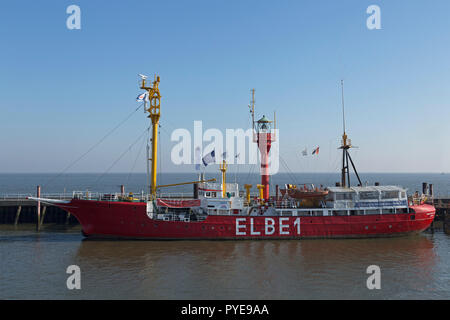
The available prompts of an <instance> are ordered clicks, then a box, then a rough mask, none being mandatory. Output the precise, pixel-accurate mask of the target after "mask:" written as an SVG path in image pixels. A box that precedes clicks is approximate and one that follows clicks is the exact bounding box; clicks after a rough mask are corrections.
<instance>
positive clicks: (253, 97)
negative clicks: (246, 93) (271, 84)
mask: <svg viewBox="0 0 450 320" xmlns="http://www.w3.org/2000/svg"><path fill="white" fill-rule="evenodd" d="M250 91H251V92H252V101H250V103H251V105H249V107H250V112H251V114H252V129H253V130H255V89H251V90H250Z"/></svg>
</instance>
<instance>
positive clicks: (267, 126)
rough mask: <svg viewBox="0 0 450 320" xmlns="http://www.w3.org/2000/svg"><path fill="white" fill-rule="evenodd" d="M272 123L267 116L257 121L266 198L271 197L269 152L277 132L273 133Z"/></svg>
mask: <svg viewBox="0 0 450 320" xmlns="http://www.w3.org/2000/svg"><path fill="white" fill-rule="evenodd" d="M271 123H272V121H270V120H269V119H267V118H266V116H263V117H262V118H261V119H259V120H258V121H256V126H255V130H256V133H255V134H254V142H256V143H257V144H258V149H259V152H260V154H261V184H262V185H263V186H264V192H263V195H264V200H268V199H269V194H270V189H269V183H270V174H269V152H270V147H271V146H272V142H273V141H275V134H273V133H272V128H271Z"/></svg>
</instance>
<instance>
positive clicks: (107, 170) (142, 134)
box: [94, 128, 148, 185]
mask: <svg viewBox="0 0 450 320" xmlns="http://www.w3.org/2000/svg"><path fill="white" fill-rule="evenodd" d="M147 130H148V128H145V130H144V132H142V133H141V134H140V135H139V137H138V138H137V139H136V140H135V141H134V142H133V143H132V144H131V145H130V146H129V147H128V148H127V149H126V150H125V151H124V152H123V153H122V154H121V155H120V156H119V157H118V158H117V159H116V160H115V161H114V162H113V164H112V165H111V166H110V167H109V168H108V169H106V171H105V172H103V173H102V174H101V175H100V176H99V177H98V178H97V180H96V181H95V182H94V185H97V184H98V182H99V181H100V180H101V179H102V178H103V177H104V176H105V175H106V174H107V173H108V172H109V171H110V170H111V169H112V168H113V167H114V166H115V165H116V163H117V162H119V161H120V159H122V158H123V156H124V155H126V154H127V153H128V152H129V151H130V150H131V148H132V147H133V146H134V145H135V144H136V143H137V142H138V141H139V140H140V139H141V138H142V137H143V136H144V135H145V133H147Z"/></svg>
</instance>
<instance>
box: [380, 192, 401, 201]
mask: <svg viewBox="0 0 450 320" xmlns="http://www.w3.org/2000/svg"><path fill="white" fill-rule="evenodd" d="M381 199H398V191H383V192H381Z"/></svg>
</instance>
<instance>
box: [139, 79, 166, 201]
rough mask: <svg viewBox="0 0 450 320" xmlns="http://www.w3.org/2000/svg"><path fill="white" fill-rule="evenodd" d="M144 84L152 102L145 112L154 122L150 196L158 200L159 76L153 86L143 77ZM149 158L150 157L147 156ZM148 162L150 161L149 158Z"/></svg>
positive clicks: (142, 86) (142, 87) (143, 87)
mask: <svg viewBox="0 0 450 320" xmlns="http://www.w3.org/2000/svg"><path fill="white" fill-rule="evenodd" d="M141 78H142V84H141V89H143V90H147V92H148V99H149V101H150V107H149V108H148V109H146V110H145V111H146V112H148V113H149V116H148V117H149V118H150V119H151V120H152V129H153V130H152V158H151V160H152V175H151V181H150V195H151V197H152V198H153V199H155V198H156V175H157V163H158V161H157V160H158V127H159V118H160V116H161V112H160V105H161V104H160V102H161V95H160V93H159V87H158V86H159V76H156V75H155V80H154V81H153V86H146V83H145V82H146V78H147V77H146V76H141ZM147 158H148V156H147ZM148 160H150V159H149V158H148Z"/></svg>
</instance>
